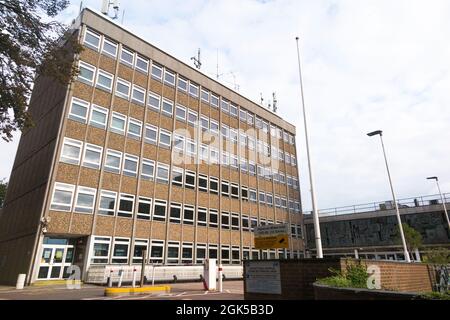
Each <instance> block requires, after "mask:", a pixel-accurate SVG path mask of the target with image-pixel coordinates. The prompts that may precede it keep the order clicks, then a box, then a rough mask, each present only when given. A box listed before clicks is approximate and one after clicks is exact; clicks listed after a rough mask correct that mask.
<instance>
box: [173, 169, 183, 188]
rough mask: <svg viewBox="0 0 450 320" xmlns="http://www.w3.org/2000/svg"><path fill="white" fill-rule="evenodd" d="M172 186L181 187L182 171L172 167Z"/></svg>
mask: <svg viewBox="0 0 450 320" xmlns="http://www.w3.org/2000/svg"><path fill="white" fill-rule="evenodd" d="M172 185H174V186H179V187H182V186H183V169H182V168H177V167H172Z"/></svg>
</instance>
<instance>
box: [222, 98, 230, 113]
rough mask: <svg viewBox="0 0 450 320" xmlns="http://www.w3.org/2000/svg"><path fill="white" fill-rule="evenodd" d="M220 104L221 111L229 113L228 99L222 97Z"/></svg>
mask: <svg viewBox="0 0 450 320" xmlns="http://www.w3.org/2000/svg"><path fill="white" fill-rule="evenodd" d="M220 105H221V109H222V111H223V112H225V113H229V112H230V104H229V102H228V101H226V100H224V99H223V98H222V101H221V104H220Z"/></svg>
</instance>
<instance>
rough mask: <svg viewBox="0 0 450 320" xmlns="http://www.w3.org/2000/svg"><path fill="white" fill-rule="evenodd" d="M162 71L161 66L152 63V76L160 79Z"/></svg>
mask: <svg viewBox="0 0 450 320" xmlns="http://www.w3.org/2000/svg"><path fill="white" fill-rule="evenodd" d="M162 73H163V69H162V67H160V66H159V65H157V64H156V63H153V64H152V77H153V78H156V79H158V80H161V79H162Z"/></svg>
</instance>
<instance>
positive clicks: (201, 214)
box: [197, 208, 208, 227]
mask: <svg viewBox="0 0 450 320" xmlns="http://www.w3.org/2000/svg"><path fill="white" fill-rule="evenodd" d="M207 214H208V213H207V209H206V208H198V209H197V225H199V226H202V227H206V226H207Z"/></svg>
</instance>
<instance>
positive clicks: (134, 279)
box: [131, 268, 136, 288]
mask: <svg viewBox="0 0 450 320" xmlns="http://www.w3.org/2000/svg"><path fill="white" fill-rule="evenodd" d="M131 286H132V287H133V288H135V287H136V268H134V269H133V282H132V283H131Z"/></svg>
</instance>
